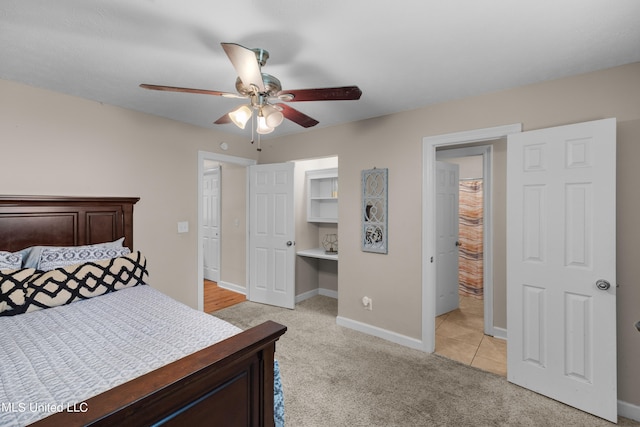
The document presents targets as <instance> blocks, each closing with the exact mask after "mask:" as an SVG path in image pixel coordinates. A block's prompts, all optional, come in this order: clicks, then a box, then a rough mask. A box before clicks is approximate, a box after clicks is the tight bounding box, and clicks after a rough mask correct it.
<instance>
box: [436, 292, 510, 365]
mask: <svg viewBox="0 0 640 427" xmlns="http://www.w3.org/2000/svg"><path fill="white" fill-rule="evenodd" d="M483 330H484V314H483V302H482V300H477V299H475V298H470V297H465V296H460V307H459V308H457V309H456V310H453V311H450V312H449V313H445V314H443V315H442V316H438V317H437V318H436V353H437V354H439V355H441V356H445V357H448V358H449V359H453V360H456V361H458V362H461V363H465V364H467V365H471V366H475V367H476V368H478V369H482V370H484V371H489V372H493V373H495V374H498V375H502V376H503V377H506V376H507V342H506V341H505V340H502V339H499V338H494V337H490V336H487V335H484V333H483Z"/></svg>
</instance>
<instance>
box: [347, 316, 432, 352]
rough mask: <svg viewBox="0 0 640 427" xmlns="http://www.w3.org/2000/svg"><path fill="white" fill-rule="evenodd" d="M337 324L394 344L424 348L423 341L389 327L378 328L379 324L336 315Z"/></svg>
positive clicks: (416, 348) (418, 348) (417, 348)
mask: <svg viewBox="0 0 640 427" xmlns="http://www.w3.org/2000/svg"><path fill="white" fill-rule="evenodd" d="M336 324H337V325H338V326H344V327H345V328H349V329H353V330H355V331H358V332H362V333H365V334H367V335H373V336H374V337H378V338H382V339H383V340H387V341H391V342H392V343H394V344H400V345H402V346H405V347H409V348H413V349H415V350H422V349H423V345H422V341H420V340H418V339H415V338H411V337H408V336H406V335H402V334H399V333H397V332H393V331H389V330H387V329H382V328H378V327H377V326H372V325H369V324H368V323H362V322H358V321H357V320H352V319H348V318H346V317H342V316H338V317H336Z"/></svg>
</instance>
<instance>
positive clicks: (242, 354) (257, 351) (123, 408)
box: [32, 321, 287, 427]
mask: <svg viewBox="0 0 640 427" xmlns="http://www.w3.org/2000/svg"><path fill="white" fill-rule="evenodd" d="M286 329H287V328H286V327H285V326H283V325H280V324H278V323H275V322H272V321H267V322H265V323H262V324H261V325H258V326H256V327H254V328H251V329H248V330H246V331H243V332H241V333H239V334H238V335H235V336H232V337H230V338H228V339H226V340H224V341H221V342H219V343H217V344H214V345H212V346H210V347H207V348H205V349H203V350H200V351H198V352H196V353H194V354H191V355H189V356H187V357H184V358H182V359H179V360H177V361H175V362H173V363H170V364H168V365H165V366H163V367H161V368H159V369H157V370H155V371H152V372H150V373H148V374H146V375H143V376H141V377H138V378H136V379H134V380H132V381H129V382H127V383H124V384H122V385H120V386H118V387H115V388H112V389H110V390H107V391H106V392H104V393H102V394H99V395H97V396H95V397H92V398H90V399H88V400H87V401H86V402H82V403H79V404H77V405H75V406H74V407H71V408H67V410H65V411H64V412H59V413H56V414H53V415H50V416H48V417H46V418H44V419H42V420H40V421H37V422H36V423H34V424H32V426H35V427H46V426H56V427H57V426H62V425H64V426H86V425H91V426H114V425H118V426H121V425H122V426H149V425H166V426H170V425H176V426H189V427H195V426H200V425H207V426H225V427H229V426H273V424H274V419H273V415H274V411H273V403H274V402H273V383H274V366H273V364H274V352H275V343H276V341H277V340H278V338H279V337H280V336H281V335H282V334H284V333H285V331H286Z"/></svg>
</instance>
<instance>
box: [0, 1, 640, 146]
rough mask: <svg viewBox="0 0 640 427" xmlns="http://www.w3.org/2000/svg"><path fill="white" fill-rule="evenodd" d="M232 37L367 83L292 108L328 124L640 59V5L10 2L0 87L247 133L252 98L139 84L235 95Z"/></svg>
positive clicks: (300, 70) (289, 63) (316, 83)
mask: <svg viewBox="0 0 640 427" xmlns="http://www.w3.org/2000/svg"><path fill="white" fill-rule="evenodd" d="M221 42H233V43H239V44H241V45H243V46H246V47H249V48H257V47H259V48H263V49H266V50H267V51H269V53H270V59H269V60H268V62H267V64H266V65H265V67H263V72H266V73H269V74H272V75H274V76H276V77H277V78H278V79H280V81H281V82H282V86H283V89H304V88H314V87H332V86H346V85H358V86H359V87H360V89H362V92H363V95H362V97H361V99H360V100H358V101H332V102H300V103H295V104H293V103H292V104H290V105H291V106H292V107H294V108H297V109H298V110H300V111H302V112H303V113H305V114H308V115H310V116H311V117H313V118H315V119H317V120H319V121H320V124H319V125H317V126H316V128H317V127H325V126H332V125H337V124H340V123H345V122H350V121H355V120H361V119H366V118H371V117H377V116H382V115H386V114H389V113H394V112H398V111H404V110H408V109H414V108H418V107H422V106H426V105H430V104H434V103H439V102H443V101H447V100H452V99H458V98H463V97H467V96H472V95H478V94H482V93H487V92H494V91H498V90H503V89H507V88H512V87H516V86H520V85H525V84H529V83H535V82H539V81H544V80H549V79H555V78H560V77H564V76H569V75H574V74H579V73H584V72H588V71H593V70H598V69H604V68H609V67H612V66H616V65H621V64H627V63H632V62H638V61H640V1H638V0H615V1H612V0H562V1H558V0H519V1H515V0H446V1H445V0H440V1H436V0H395V1H389V0H386V1H379V0H349V1H347V0H270V1H266V0H252V1H250V0H228V1H224V2H222V1H212V0H180V1H178V0H173V1H171V0H57V1H51V0H0V78H1V79H5V80H13V81H17V82H22V83H26V84H28V85H32V86H36V87H40V88H46V89H50V90H53V91H56V92H62V93H67V94H71V95H75V96H79V97H82V98H86V99H90V100H95V101H99V102H103V103H106V104H112V105H117V106H121V107H124V108H129V109H132V110H137V111H142V112H146V113H150V114H155V115H159V116H163V117H168V118H172V119H175V120H179V121H183V122H187V123H191V124H194V125H198V126H203V127H208V128H217V129H219V130H223V131H228V132H233V133H235V134H241V133H248V132H250V131H249V130H245V131H240V130H239V129H237V128H236V127H235V126H233V125H232V124H227V125H214V124H213V122H214V121H215V120H216V119H218V118H219V117H220V116H222V115H224V114H226V113H227V112H228V111H229V110H231V109H233V108H234V107H235V106H237V105H239V104H240V103H242V102H243V101H242V100H238V99H228V98H222V97H216V96H208V95H199V94H185V93H171V92H156V91H149V90H144V89H141V88H139V87H138V85H139V84H140V83H149V84H157V85H168V86H184V87H191V88H198V89H211V90H219V91H228V92H235V86H234V84H235V79H236V74H235V71H234V69H233V67H232V65H231V63H230V62H229V60H228V58H227V56H226V55H225V53H224V51H223V50H222V48H221V46H220V43H221ZM0 96H1V95H0ZM312 129H313V128H312ZM304 131H305V129H304V128H302V127H300V126H298V125H296V124H294V123H291V122H287V121H285V123H284V124H283V125H281V126H280V127H279V128H278V129H277V130H276V131H275V132H274V133H273V134H271V136H280V135H284V134H291V133H294V132H304Z"/></svg>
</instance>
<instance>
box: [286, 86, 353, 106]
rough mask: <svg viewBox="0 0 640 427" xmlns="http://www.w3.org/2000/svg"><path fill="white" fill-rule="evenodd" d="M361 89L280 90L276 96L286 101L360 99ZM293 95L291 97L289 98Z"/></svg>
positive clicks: (344, 87)
mask: <svg viewBox="0 0 640 427" xmlns="http://www.w3.org/2000/svg"><path fill="white" fill-rule="evenodd" d="M361 95H362V91H361V90H360V88H359V87H358V86H343V87H327V88H317V89H296V90H281V91H280V92H278V95H277V96H278V97H279V98H280V99H281V100H283V101H286V102H301V101H353V100H356V99H360V96H361ZM291 96H293V98H292V99H289V98H290V97H291Z"/></svg>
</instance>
